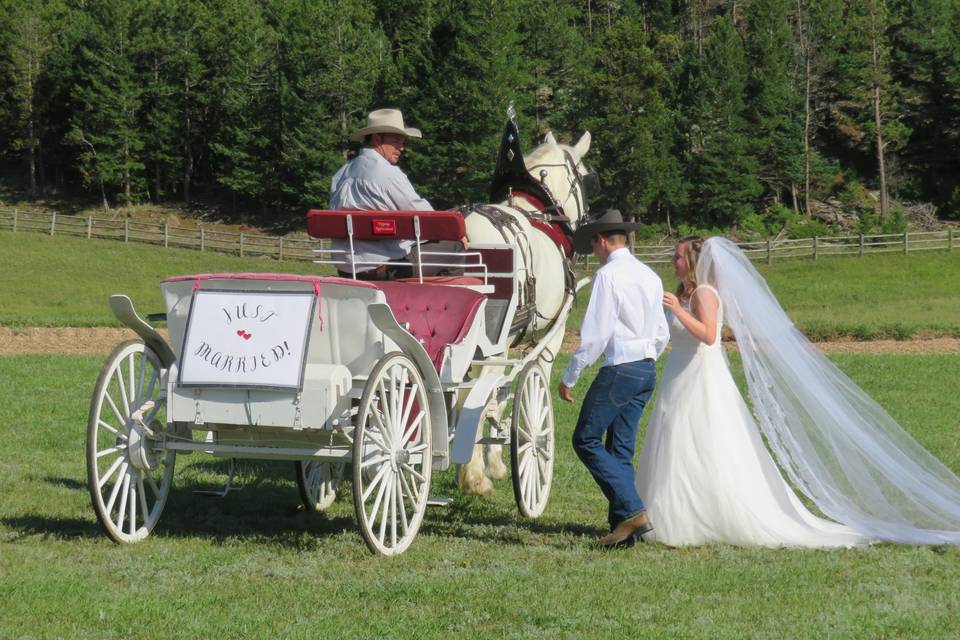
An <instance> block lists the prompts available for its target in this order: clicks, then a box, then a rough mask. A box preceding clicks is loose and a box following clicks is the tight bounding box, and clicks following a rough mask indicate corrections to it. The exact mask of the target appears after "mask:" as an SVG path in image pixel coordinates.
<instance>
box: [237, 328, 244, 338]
mask: <svg viewBox="0 0 960 640" xmlns="http://www.w3.org/2000/svg"><path fill="white" fill-rule="evenodd" d="M243 334H244V330H243V329H237V335H238V336H240V337H241V338H242V337H243Z"/></svg>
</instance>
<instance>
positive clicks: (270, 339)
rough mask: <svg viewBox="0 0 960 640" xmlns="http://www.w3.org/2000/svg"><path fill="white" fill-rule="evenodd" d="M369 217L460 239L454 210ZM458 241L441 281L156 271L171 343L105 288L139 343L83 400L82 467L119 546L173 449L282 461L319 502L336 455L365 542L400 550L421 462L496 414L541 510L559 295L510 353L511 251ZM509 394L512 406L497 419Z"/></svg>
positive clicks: (458, 458)
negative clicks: (462, 262) (462, 255)
mask: <svg viewBox="0 0 960 640" xmlns="http://www.w3.org/2000/svg"><path fill="white" fill-rule="evenodd" d="M374 214H375V217H377V218H378V219H380V220H392V228H393V229H394V231H395V232H397V233H400V234H403V233H405V232H404V231H403V230H404V229H408V231H406V233H407V234H408V235H412V236H413V237H414V238H415V239H416V240H417V241H418V242H419V241H420V240H424V239H430V238H431V233H432V234H433V236H437V235H439V236H442V237H448V236H456V234H461V235H462V230H463V222H462V219H460V220H459V223H458V222H457V219H456V218H455V217H454V216H456V215H458V214H455V213H450V215H443V216H439V217H435V218H433V220H432V221H431V222H433V223H434V227H433V228H432V229H431V225H430V224H422V223H423V221H422V220H421V219H420V218H419V217H418V216H419V214H413V215H409V214H406V213H403V212H400V213H396V212H390V213H387V212H374ZM358 217H361V216H358V214H357V212H316V213H313V212H312V216H311V220H320V218H323V224H324V225H327V227H328V230H327V231H325V232H323V233H325V234H326V235H327V237H329V236H330V234H331V233H335V232H330V231H329V228H332V227H331V225H333V226H336V225H340V224H342V225H343V233H345V234H346V235H347V236H348V237H352V235H353V234H354V229H355V228H356V227H360V226H361V225H359V224H356V223H357V219H356V218H358ZM367 218H370V216H367ZM370 220H372V218H370ZM317 224H318V223H316V222H311V231H316V229H315V226H316V225H317ZM437 225H438V226H437ZM338 228H339V227H338ZM372 228H373V227H372V226H371V231H372ZM382 228H383V226H381V229H382ZM424 228H426V229H424ZM440 228H442V229H444V230H443V231H440V232H437V231H436V229H440ZM424 231H425V232H424ZM313 235H321V234H319V233H314V234H313ZM470 249H471V251H470V255H473V256H476V259H475V261H471V260H470V259H468V266H467V267H466V270H467V274H466V276H465V278H460V279H453V280H450V279H445V280H441V281H439V282H437V281H430V280H429V279H427V280H425V279H424V278H423V277H422V275H421V276H420V277H417V278H415V279H414V280H415V281H412V282H380V283H368V282H361V281H358V280H355V279H345V278H340V277H324V276H299V275H288V274H203V275H194V276H181V277H175V278H170V279H167V280H165V281H164V282H163V283H162V284H161V287H162V291H163V297H164V302H165V306H166V316H165V319H166V321H167V324H168V329H169V336H170V338H169V343H168V342H166V341H165V340H164V338H162V337H161V336H160V334H159V333H157V332H156V330H155V329H153V328H152V327H151V326H150V325H149V324H148V323H146V322H145V321H143V320H142V319H141V318H140V316H139V315H137V313H136V311H135V310H134V309H133V305H132V303H131V302H130V300H129V299H128V298H126V297H125V296H114V297H113V298H112V299H111V305H112V307H113V309H114V312H115V314H116V315H117V317H118V318H120V319H121V321H123V322H124V323H125V324H127V325H128V326H130V327H131V328H132V329H133V330H134V331H136V332H137V333H138V334H139V336H140V337H141V340H140V341H137V342H135V343H133V342H130V343H124V344H122V345H120V346H118V348H117V350H115V352H114V354H112V355H111V357H110V359H109V360H108V362H107V364H106V365H105V367H104V369H103V371H102V373H101V376H100V379H99V380H98V383H97V388H96V389H95V392H94V398H93V402H92V404H91V413H90V419H89V422H88V449H87V462H88V479H89V484H90V491H91V497H92V501H93V506H94V509H95V511H96V513H97V516H98V519H99V520H100V522H101V524H102V525H103V526H104V528H105V529H106V531H107V533H108V534H109V535H110V536H111V537H112V538H113V539H114V540H116V541H118V542H132V541H136V540H139V539H142V538H143V537H145V536H146V535H147V534H148V533H149V532H150V530H152V528H153V526H154V525H155V523H156V520H157V518H158V517H159V514H160V511H162V509H163V506H164V503H165V501H166V496H167V493H168V492H169V489H170V483H171V476H172V473H173V463H174V459H175V456H176V455H177V454H178V453H179V454H183V453H189V452H204V453H207V454H212V455H214V456H220V457H227V458H231V459H233V458H260V459H286V460H293V461H295V462H296V464H297V473H298V475H297V478H298V483H299V485H300V488H301V495H302V497H303V498H304V501H305V502H307V503H308V506H311V505H312V506H313V507H314V508H316V509H320V508H323V507H324V506H325V504H323V503H324V502H327V503H328V502H329V500H330V499H332V495H333V494H334V493H335V490H336V484H337V483H338V482H339V480H340V479H341V477H342V474H344V473H346V470H348V469H349V470H350V472H351V473H352V481H353V496H354V505H355V509H356V513H357V517H358V521H359V523H360V525H361V532H362V533H363V535H364V538H365V540H366V542H367V544H368V546H369V547H370V548H371V550H373V551H375V552H377V553H382V554H385V555H391V554H395V553H400V552H402V551H403V550H404V549H406V547H407V546H408V545H409V544H410V542H411V541H412V539H413V537H414V536H415V535H416V531H417V529H418V528H419V523H420V521H421V520H422V517H423V514H424V511H425V507H426V503H427V498H428V491H429V487H430V477H431V472H432V471H433V470H443V469H446V468H447V467H448V466H449V465H450V463H451V462H458V463H462V462H466V461H467V460H468V459H469V456H470V453H471V450H472V448H473V446H474V445H475V444H476V443H477V442H482V441H483V440H484V439H483V437H482V429H481V423H483V422H484V421H485V420H487V421H490V420H491V419H492V421H493V422H495V423H497V424H498V425H499V426H500V428H499V429H494V431H495V432H494V433H493V434H492V435H491V436H488V437H487V440H490V439H493V440H496V441H498V442H500V443H503V444H511V447H512V449H511V451H512V453H513V455H512V460H513V466H514V491H515V494H516V496H517V500H518V505H519V506H520V509H521V511H522V512H524V513H525V514H526V515H531V516H536V515H539V513H540V512H542V510H543V507H544V506H545V504H546V498H547V496H548V495H549V484H550V478H551V476H552V455H553V429H552V420H553V417H552V408H551V406H550V398H549V387H548V380H549V371H550V363H551V362H552V355H551V353H550V351H549V350H547V349H546V345H547V344H548V343H549V344H550V345H555V344H557V343H558V342H559V339H562V331H563V325H564V321H565V319H566V314H567V313H568V311H569V306H570V303H571V302H572V295H571V296H570V300H568V301H567V303H566V305H565V307H564V309H563V312H562V317H560V318H558V321H557V322H556V323H555V325H554V326H553V328H552V329H551V330H550V331H548V332H547V334H546V335H545V336H544V337H543V338H544V339H543V340H542V341H541V343H539V344H535V345H534V347H533V348H532V349H530V350H528V352H527V354H526V355H525V356H524V357H519V358H511V357H509V346H510V343H511V341H512V339H513V337H514V336H515V333H516V330H515V329H516V326H515V323H514V318H515V316H516V311H517V308H518V302H517V301H518V299H519V298H520V297H521V293H522V286H523V280H524V274H523V273H522V269H518V266H517V265H518V262H517V257H516V255H515V254H514V250H515V247H513V246H510V245H508V244H502V245H500V244H495V245H478V246H471V248H470ZM421 262H423V260H421ZM558 336H559V339H558ZM515 383H516V385H517V386H516V391H514V384H515ZM511 404H515V405H517V406H521V405H522V407H523V409H522V410H514V411H513V414H515V415H511V416H508V417H507V418H503V415H502V414H503V411H504V410H505V409H506V408H507V406H508V405H511ZM521 414H522V415H521ZM508 422H509V423H510V425H511V426H510V427H508V426H507V423H508ZM511 427H512V428H511ZM521 440H522V441H523V442H521ZM524 452H526V453H524ZM537 452H540V458H537V455H538V454H537ZM525 455H526V456H527V458H529V459H527V458H524V456H525ZM521 468H523V469H525V472H524V473H521Z"/></svg>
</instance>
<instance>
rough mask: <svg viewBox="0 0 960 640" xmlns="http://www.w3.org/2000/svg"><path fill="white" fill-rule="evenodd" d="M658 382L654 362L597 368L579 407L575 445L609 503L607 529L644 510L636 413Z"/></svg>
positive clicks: (642, 361) (578, 454) (646, 361)
mask: <svg viewBox="0 0 960 640" xmlns="http://www.w3.org/2000/svg"><path fill="white" fill-rule="evenodd" d="M656 383H657V369H656V365H655V364H654V363H653V362H652V361H650V360H639V361H637V362H625V363H623V364H618V365H611V366H607V367H601V369H600V372H599V373H598V374H597V377H596V379H595V380H594V381H593V384H591V385H590V390H589V391H588V392H587V396H586V397H585V398H584V399H583V406H582V407H580V417H579V418H578V419H577V427H576V429H574V431H573V449H574V451H576V452H577V457H578V458H580V461H581V462H583V464H584V465H586V467H587V469H588V470H589V471H590V473H591V475H593V479H594V480H596V482H597V484H598V485H600V490H601V491H603V495H605V496H606V497H607V500H608V501H609V502H610V508H609V511H608V513H607V519H608V520H609V522H610V528H611V529H613V528H614V527H615V526H617V525H618V524H620V523H621V522H623V521H624V520H626V519H627V518H630V517H633V516H635V515H637V514H638V513H640V512H641V511H644V506H643V501H642V500H641V499H640V495H639V494H638V493H637V488H636V485H635V482H634V469H633V453H634V450H635V449H636V443H637V428H638V427H639V426H640V417H641V416H642V415H643V410H644V408H645V407H646V406H647V401H648V400H650V396H651V395H652V394H653V388H654V386H655V385H656ZM604 434H606V444H604V443H603V442H602V438H603V437H604Z"/></svg>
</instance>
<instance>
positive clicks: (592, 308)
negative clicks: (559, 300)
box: [563, 248, 670, 387]
mask: <svg viewBox="0 0 960 640" xmlns="http://www.w3.org/2000/svg"><path fill="white" fill-rule="evenodd" d="M669 339H670V327H669V325H668V324H667V318H666V316H665V315H664V313H663V282H661V281H660V276H658V275H657V274H656V273H654V271H653V269H651V268H650V267H648V266H647V265H645V264H643V263H642V262H640V261H639V260H637V259H636V258H634V257H633V255H631V254H630V252H629V251H628V250H627V249H626V248H621V249H617V250H616V251H614V252H613V253H611V254H610V255H609V256H608V257H607V262H606V263H605V264H604V265H603V266H602V267H600V269H598V270H597V274H596V275H595V276H594V278H593V290H592V291H591V292H590V302H589V303H588V304H587V312H586V314H585V315H584V317H583V326H582V327H580V347H579V348H578V349H577V350H576V352H574V354H573V357H571V358H570V364H569V365H568V366H567V370H566V371H564V372H563V384H565V385H566V386H568V387H573V385H574V384H576V382H577V379H578V378H579V377H580V374H581V373H582V372H583V370H584V369H585V368H587V367H589V366H590V365H591V364H593V363H594V362H595V361H596V359H597V358H598V357H599V356H600V354H601V353H603V357H604V360H605V361H604V363H603V366H605V367H606V366H609V365H616V364H623V363H625V362H635V361H637V360H643V359H645V358H654V359H656V358H658V357H659V356H660V354H661V353H663V350H664V349H665V348H666V346H667V341H668V340H669Z"/></svg>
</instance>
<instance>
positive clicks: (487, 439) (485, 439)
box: [477, 436, 510, 444]
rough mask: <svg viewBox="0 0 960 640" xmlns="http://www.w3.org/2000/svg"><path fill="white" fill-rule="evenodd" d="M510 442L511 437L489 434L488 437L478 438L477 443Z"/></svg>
mask: <svg viewBox="0 0 960 640" xmlns="http://www.w3.org/2000/svg"><path fill="white" fill-rule="evenodd" d="M509 442H510V439H509V438H495V437H493V436H487V437H486V438H480V439H479V440H477V444H507V443H509Z"/></svg>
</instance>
